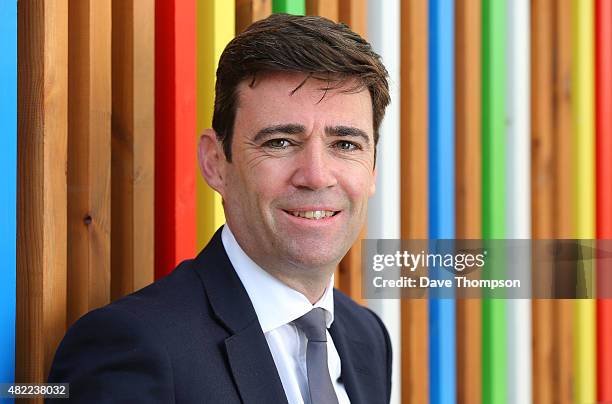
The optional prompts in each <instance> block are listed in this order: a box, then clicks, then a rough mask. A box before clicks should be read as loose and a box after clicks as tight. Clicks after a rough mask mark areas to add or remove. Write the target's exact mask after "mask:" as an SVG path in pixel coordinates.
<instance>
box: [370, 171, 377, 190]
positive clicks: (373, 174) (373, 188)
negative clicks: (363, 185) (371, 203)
mask: <svg viewBox="0 0 612 404" xmlns="http://www.w3.org/2000/svg"><path fill="white" fill-rule="evenodd" d="M377 174H378V171H377V169H376V168H374V170H372V181H371V182H370V190H369V191H370V195H369V196H370V197H371V196H373V195H374V192H376V176H377Z"/></svg>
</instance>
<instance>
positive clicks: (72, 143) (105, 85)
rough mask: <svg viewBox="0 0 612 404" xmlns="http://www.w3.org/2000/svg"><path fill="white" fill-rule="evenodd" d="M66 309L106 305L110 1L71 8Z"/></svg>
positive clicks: (71, 313)
mask: <svg viewBox="0 0 612 404" xmlns="http://www.w3.org/2000/svg"><path fill="white" fill-rule="evenodd" d="M68 76H69V77H70V86H69V88H68V90H69V92H68V287H67V288H68V308H67V318H66V320H67V322H68V325H70V324H72V323H73V322H74V321H76V320H77V319H78V318H79V317H81V316H82V315H83V314H85V313H87V312H88V311H89V310H91V309H94V308H96V307H100V306H102V305H104V304H107V303H108V302H109V301H110V220H111V217H110V215H111V212H110V202H111V201H110V191H111V190H110V158H111V156H110V154H111V150H110V149H111V136H110V118H111V3H110V0H89V1H88V0H84V1H71V2H69V18H68Z"/></svg>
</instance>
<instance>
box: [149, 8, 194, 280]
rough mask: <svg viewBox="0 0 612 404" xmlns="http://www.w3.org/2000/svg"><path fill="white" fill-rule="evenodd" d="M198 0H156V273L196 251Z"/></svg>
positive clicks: (168, 269)
mask: <svg viewBox="0 0 612 404" xmlns="http://www.w3.org/2000/svg"><path fill="white" fill-rule="evenodd" d="M195 14H196V7H195V0H180V1H178V0H174V1H171V0H156V2H155V245H156V246H157V248H156V249H155V277H156V278H159V277H161V276H163V275H165V274H167V273H169V272H170V271H172V270H173V269H174V267H175V266H176V265H177V264H178V263H179V262H180V261H182V260H183V259H187V258H192V257H193V256H194V254H195V252H196V186H195V184H196V182H195V181H196V179H195V177H196V157H195V156H196V142H195V140H194V139H193V137H192V136H189V135H188V134H194V133H195V132H196V70H195V69H196V54H195V49H196V45H195V40H196V28H195V20H196V17H195Z"/></svg>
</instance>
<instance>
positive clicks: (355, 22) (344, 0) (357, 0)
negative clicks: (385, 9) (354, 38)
mask: <svg viewBox="0 0 612 404" xmlns="http://www.w3.org/2000/svg"><path fill="white" fill-rule="evenodd" d="M338 1H339V4H338V19H339V20H340V22H343V23H345V24H346V25H348V26H349V27H351V29H352V30H353V31H355V32H356V33H358V34H359V35H361V36H362V37H364V38H367V36H368V17H367V13H366V11H367V8H368V5H367V1H366V0H338Z"/></svg>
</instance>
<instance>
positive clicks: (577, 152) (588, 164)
mask: <svg viewBox="0 0 612 404" xmlns="http://www.w3.org/2000/svg"><path fill="white" fill-rule="evenodd" d="M572 9H573V10H572V11H573V12H572V14H573V21H572V27H573V28H572V30H573V35H572V48H573V53H574V54H573V58H572V75H573V89H572V92H573V103H572V115H573V116H572V120H573V130H572V133H573V144H574V163H575V169H574V172H575V177H574V209H575V210H574V220H575V222H574V223H575V237H576V238H582V239H592V238H594V237H595V167H594V164H595V156H594V151H595V143H594V142H595V129H594V124H595V122H594V117H595V114H594V77H593V75H594V71H593V69H594V67H593V52H594V51H593V24H594V20H593V15H594V14H593V0H572ZM585 270H586V272H587V273H593V270H594V268H587V265H585ZM586 281H587V285H589V286H591V285H593V284H594V279H592V278H591V279H586ZM591 290H592V289H591ZM574 313H575V323H574V327H575V329H574V335H575V338H574V364H575V365H574V371H575V381H576V386H575V387H576V388H575V402H576V403H578V404H582V403H594V402H595V401H596V390H595V381H596V368H595V343H596V340H595V301H594V300H592V299H591V300H586V299H585V300H576V302H575V311H574Z"/></svg>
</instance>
